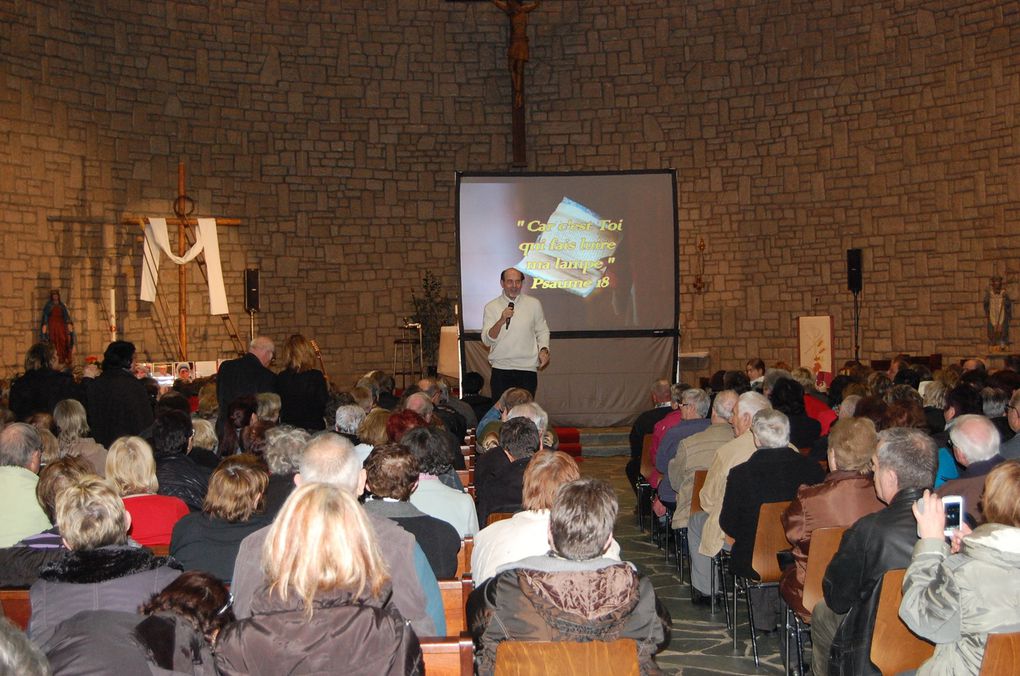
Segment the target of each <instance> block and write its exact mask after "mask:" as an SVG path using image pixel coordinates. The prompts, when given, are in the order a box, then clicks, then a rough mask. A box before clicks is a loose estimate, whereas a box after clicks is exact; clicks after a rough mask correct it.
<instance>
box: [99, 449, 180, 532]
mask: <svg viewBox="0 0 1020 676" xmlns="http://www.w3.org/2000/svg"><path fill="white" fill-rule="evenodd" d="M105 470H106V478H107V479H108V480H109V482H110V483H111V484H113V486H114V487H115V488H116V489H117V492H118V493H120V497H121V500H123V501H124V508H125V509H126V510H127V512H128V514H130V515H131V530H130V531H129V533H130V535H131V539H133V540H134V541H135V542H137V543H138V544H141V545H146V546H153V545H168V544H170V535H171V534H172V533H173V530H174V525H176V523H177V522H178V521H180V520H181V518H182V517H184V516H187V514H188V511H189V510H188V506H187V505H186V504H184V501H183V500H181V499H180V498H175V497H171V496H169V495H157V494H156V491H158V490H159V481H158V480H157V479H156V461H155V460H153V459H152V448H151V447H150V446H149V444H148V442H146V441H145V439H142V438H141V437H121V438H120V439H117V441H115V442H113V443H112V444H111V445H110V452H109V453H107V455H106V467H105Z"/></svg>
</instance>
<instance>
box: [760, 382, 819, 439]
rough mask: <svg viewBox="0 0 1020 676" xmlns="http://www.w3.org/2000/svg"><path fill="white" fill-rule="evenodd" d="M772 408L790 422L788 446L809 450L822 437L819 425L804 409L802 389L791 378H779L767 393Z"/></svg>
mask: <svg viewBox="0 0 1020 676" xmlns="http://www.w3.org/2000/svg"><path fill="white" fill-rule="evenodd" d="M768 398H769V401H770V402H772V408H774V409H775V410H777V411H779V412H781V413H784V414H785V415H786V417H787V419H789V421H790V445H791V446H794V447H795V448H811V447H812V446H813V445H814V443H815V442H816V441H818V438H819V437H820V436H821V435H822V426H821V424H820V423H819V422H818V421H817V420H815V419H814V418H811V417H810V416H808V414H807V412H806V411H805V409H804V388H803V387H801V384H800V383H798V382H797V381H796V380H794V379H792V378H779V379H778V380H776V382H775V384H774V385H772V387H771V388H770V389H769V391H768Z"/></svg>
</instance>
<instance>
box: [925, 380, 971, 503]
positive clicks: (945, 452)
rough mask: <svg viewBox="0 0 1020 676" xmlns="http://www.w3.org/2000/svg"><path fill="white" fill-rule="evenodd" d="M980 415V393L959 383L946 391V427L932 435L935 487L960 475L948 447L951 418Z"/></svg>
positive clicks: (944, 414)
mask: <svg viewBox="0 0 1020 676" xmlns="http://www.w3.org/2000/svg"><path fill="white" fill-rule="evenodd" d="M971 413H973V414H975V415H981V395H980V394H979V393H978V391H977V390H975V389H974V388H973V387H971V386H970V385H967V384H964V383H960V384H958V385H956V386H955V387H953V388H952V389H950V390H949V391H948V392H946V407H945V410H943V412H942V415H943V417H944V418H945V421H946V429H945V430H944V431H943V432H941V433H940V434H936V435H934V439H935V445H936V447H937V448H938V449H939V450H938V459H939V461H938V470H937V471H936V474H935V488H938V487H939V486H941V485H942V484H944V483H945V482H947V481H949V480H950V479H955V478H956V477H958V476H960V467H959V465H957V464H956V459H955V458H954V457H953V451H952V449H950V448H949V428H950V427H951V426H952V422H953V420H955V419H956V418H959V417H960V416H962V415H967V414H971Z"/></svg>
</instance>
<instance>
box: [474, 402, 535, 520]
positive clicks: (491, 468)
mask: <svg viewBox="0 0 1020 676" xmlns="http://www.w3.org/2000/svg"><path fill="white" fill-rule="evenodd" d="M541 441H542V437H540V436H539V434H538V428H537V427H536V426H535V423H533V422H531V420H529V419H528V418H511V419H510V420H507V421H506V422H505V423H503V426H502V427H501V428H500V430H499V446H497V447H496V448H493V449H491V450H488V451H486V452H485V453H482V454H481V455H480V456H479V457H478V464H477V466H476V467H475V490H476V491H477V495H478V524H479V525H480V526H481V527H482V528H484V527H485V522H486V520H487V519H488V518H489V514H491V513H492V512H519V511H521V509H522V507H521V502H522V500H523V495H522V494H523V492H524V470H525V469H527V468H528V463H529V462H531V457H532V456H533V455H535V453H536V452H537V451H538V449H539V446H540V444H541Z"/></svg>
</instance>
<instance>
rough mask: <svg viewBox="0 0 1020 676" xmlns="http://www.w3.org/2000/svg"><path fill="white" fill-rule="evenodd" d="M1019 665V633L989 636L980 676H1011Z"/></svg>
mask: <svg viewBox="0 0 1020 676" xmlns="http://www.w3.org/2000/svg"><path fill="white" fill-rule="evenodd" d="M1017 663H1020V633H1012V634H989V635H988V643H987V644H985V656H984V659H983V660H982V662H981V676H1012V675H1013V674H1015V673H1016V670H1017V666H1016V665H1017Z"/></svg>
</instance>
